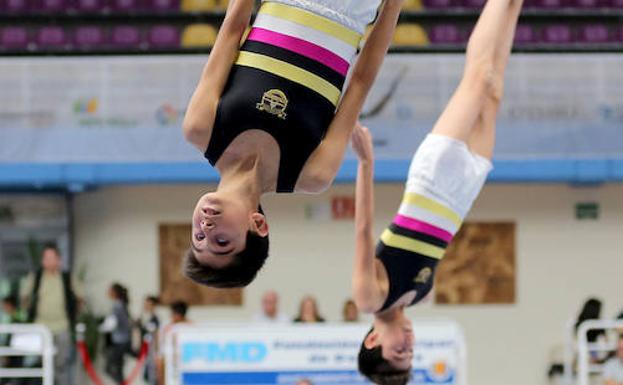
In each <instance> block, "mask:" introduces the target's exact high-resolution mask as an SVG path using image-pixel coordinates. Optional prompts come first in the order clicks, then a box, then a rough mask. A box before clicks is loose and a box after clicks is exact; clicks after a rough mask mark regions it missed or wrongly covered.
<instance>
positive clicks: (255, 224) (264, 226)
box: [251, 213, 268, 237]
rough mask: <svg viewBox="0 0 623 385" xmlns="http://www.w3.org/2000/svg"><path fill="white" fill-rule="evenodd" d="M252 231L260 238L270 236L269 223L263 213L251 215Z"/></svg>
mask: <svg viewBox="0 0 623 385" xmlns="http://www.w3.org/2000/svg"><path fill="white" fill-rule="evenodd" d="M251 222H252V223H251V231H252V232H254V233H256V234H257V235H259V236H260V237H266V236H268V222H266V217H265V216H264V214H262V213H253V214H251Z"/></svg>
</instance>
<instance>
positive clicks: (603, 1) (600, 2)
mask: <svg viewBox="0 0 623 385" xmlns="http://www.w3.org/2000/svg"><path fill="white" fill-rule="evenodd" d="M610 5H611V3H610V1H609V0H573V1H572V3H571V6H572V7H575V8H602V7H609V6H610Z"/></svg>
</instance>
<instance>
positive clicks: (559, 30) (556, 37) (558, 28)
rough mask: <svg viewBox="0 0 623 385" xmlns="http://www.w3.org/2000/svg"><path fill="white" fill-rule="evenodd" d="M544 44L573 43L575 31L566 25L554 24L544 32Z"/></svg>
mask: <svg viewBox="0 0 623 385" xmlns="http://www.w3.org/2000/svg"><path fill="white" fill-rule="evenodd" d="M543 42H544V43H549V44H570V43H573V31H572V30H571V27H570V26H568V25H566V24H553V25H549V26H547V27H545V29H544V30H543Z"/></svg>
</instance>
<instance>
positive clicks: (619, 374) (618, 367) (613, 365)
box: [602, 337, 623, 385]
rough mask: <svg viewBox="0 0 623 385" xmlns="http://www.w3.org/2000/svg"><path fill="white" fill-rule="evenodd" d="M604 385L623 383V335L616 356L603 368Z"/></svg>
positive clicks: (621, 384) (620, 384)
mask: <svg viewBox="0 0 623 385" xmlns="http://www.w3.org/2000/svg"><path fill="white" fill-rule="evenodd" d="M602 376H603V379H604V385H623V337H621V339H619V344H618V347H617V353H616V356H614V357H612V358H611V359H609V360H608V361H607V362H606V364H605V365H604V368H603V375H602Z"/></svg>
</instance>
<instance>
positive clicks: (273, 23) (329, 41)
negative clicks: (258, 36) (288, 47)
mask: <svg viewBox="0 0 623 385" xmlns="http://www.w3.org/2000/svg"><path fill="white" fill-rule="evenodd" d="M253 26H254V27H258V28H264V29H267V30H269V31H273V32H278V33H281V34H284V35H288V36H292V37H296V38H298V39H302V40H306V41H308V42H310V43H313V44H316V45H318V46H320V47H323V48H324V49H327V50H329V51H331V52H333V53H334V54H336V55H338V56H339V57H341V58H342V59H344V60H346V61H347V62H349V63H352V62H353V59H354V58H355V55H356V54H357V49H356V48H354V47H352V46H350V45H348V44H347V43H345V42H343V41H341V40H339V39H336V38H335V37H333V36H331V35H328V34H325V33H323V32H320V31H318V30H315V29H313V28H309V27H306V26H304V25H300V24H296V23H293V22H291V21H288V20H283V19H280V18H278V17H274V16H271V15H266V14H259V15H257V18H256V19H255V22H254V23H253Z"/></svg>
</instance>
